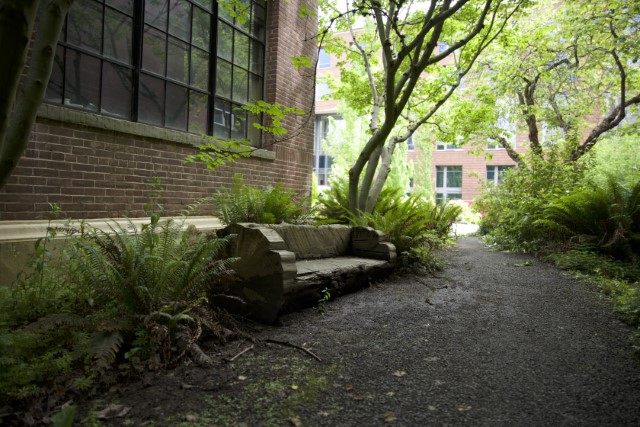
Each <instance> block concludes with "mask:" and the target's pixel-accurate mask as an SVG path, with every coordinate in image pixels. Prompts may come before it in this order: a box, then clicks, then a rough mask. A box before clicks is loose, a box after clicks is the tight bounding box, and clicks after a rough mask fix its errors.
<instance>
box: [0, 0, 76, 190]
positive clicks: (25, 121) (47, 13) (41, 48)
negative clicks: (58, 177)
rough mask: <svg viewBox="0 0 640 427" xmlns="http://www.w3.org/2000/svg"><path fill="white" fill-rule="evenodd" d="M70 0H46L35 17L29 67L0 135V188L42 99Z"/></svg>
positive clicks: (14, 165)
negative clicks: (0, 149)
mask: <svg viewBox="0 0 640 427" xmlns="http://www.w3.org/2000/svg"><path fill="white" fill-rule="evenodd" d="M72 3H73V0H47V1H46V3H45V5H44V6H43V10H42V13H41V15H40V17H39V23H38V29H37V31H36V34H35V39H34V43H33V47H32V52H31V61H30V64H29V71H28V72H27V76H26V79H25V80H24V84H23V85H22V87H21V90H20V95H19V96H18V98H17V101H16V105H15V108H14V110H13V114H12V115H11V123H10V125H9V127H8V129H7V132H6V134H5V135H2V136H3V138H2V146H3V149H2V156H1V157H0V188H2V187H4V185H5V184H6V183H7V180H8V179H9V176H10V175H11V173H12V172H13V169H14V168H15V167H16V165H17V164H18V160H19V159H20V157H21V156H22V154H23V153H24V150H25V148H26V146H27V143H28V141H29V136H30V135H31V128H32V127H33V124H34V123H35V120H36V115H37V113H38V107H39V106H40V104H41V103H42V99H43V98H44V94H45V91H46V89H47V84H48V83H49V78H50V77H51V70H52V68H53V62H54V58H55V54H56V46H57V44H58V38H59V37H60V31H61V30H62V26H63V24H64V19H65V17H66V16H67V12H68V11H69V8H70V7H71V4H72Z"/></svg>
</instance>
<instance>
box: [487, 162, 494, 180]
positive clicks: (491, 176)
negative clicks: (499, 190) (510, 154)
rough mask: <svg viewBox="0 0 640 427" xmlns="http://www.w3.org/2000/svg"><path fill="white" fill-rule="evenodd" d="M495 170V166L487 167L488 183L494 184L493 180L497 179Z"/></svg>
mask: <svg viewBox="0 0 640 427" xmlns="http://www.w3.org/2000/svg"><path fill="white" fill-rule="evenodd" d="M494 173H495V170H494V169H493V166H487V181H490V182H493V180H494V179H495V175H494Z"/></svg>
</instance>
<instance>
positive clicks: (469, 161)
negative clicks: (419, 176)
mask: <svg viewBox="0 0 640 427" xmlns="http://www.w3.org/2000/svg"><path fill="white" fill-rule="evenodd" d="M526 140H527V138H526V135H517V141H516V151H518V152H519V153H524V152H525V151H526V148H527V145H526V144H527V143H526ZM474 148H475V149H476V150H477V147H469V146H465V147H464V148H463V149H462V150H436V149H434V150H433V151H432V152H431V156H432V157H431V182H432V183H433V190H434V193H435V190H436V167H437V166H462V200H464V201H466V202H469V203H471V202H473V199H474V198H475V197H477V196H479V195H480V193H481V191H482V188H483V185H484V184H485V183H486V182H487V166H514V165H515V162H514V161H513V160H511V158H510V157H509V156H508V155H507V153H506V151H505V150H486V151H485V152H486V153H489V154H491V157H490V158H489V157H485V155H484V154H480V155H476V154H473V153H470V151H472V150H473V149H474Z"/></svg>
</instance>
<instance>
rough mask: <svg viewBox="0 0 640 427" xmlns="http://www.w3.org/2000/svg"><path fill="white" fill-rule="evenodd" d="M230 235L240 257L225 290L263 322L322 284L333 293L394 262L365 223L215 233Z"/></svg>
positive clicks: (311, 299)
mask: <svg viewBox="0 0 640 427" xmlns="http://www.w3.org/2000/svg"><path fill="white" fill-rule="evenodd" d="M229 234H233V235H235V237H234V239H233V241H232V244H231V245H230V255H231V256H235V257H240V260H239V261H238V262H237V263H236V264H235V265H234V269H235V270H236V271H237V278H238V280H237V281H235V282H233V283H229V284H228V286H227V288H226V289H225V291H226V292H227V293H228V294H229V295H233V296H237V297H239V298H241V299H242V300H244V301H245V303H246V304H245V305H244V309H243V310H242V312H241V314H243V315H245V316H250V317H253V318H255V319H257V320H259V321H262V322H266V323H273V322H275V321H276V320H277V318H278V316H279V315H280V314H281V313H284V312H288V311H292V310H296V309H300V308H302V307H305V306H309V305H312V304H314V303H316V302H317V301H318V299H320V298H321V296H322V291H323V289H325V288H326V289H329V290H330V292H331V293H332V295H334V296H336V295H340V294H342V293H346V292H351V291H353V290H355V289H359V288H361V287H363V286H366V285H368V284H369V283H370V282H371V281H372V280H375V279H379V278H380V277H383V276H384V275H386V274H388V273H390V272H391V271H392V269H393V265H394V263H395V260H396V252H395V247H394V246H393V245H392V244H391V243H388V242H384V241H383V239H384V234H383V233H381V232H379V231H377V230H374V229H372V228H368V227H347V226H344V225H325V226H320V227H314V226H310V225H292V224H278V225H264V224H253V223H242V224H232V225H230V226H228V227H226V228H224V229H222V230H219V231H218V235H219V236H227V235H229ZM229 309H230V310H233V307H229ZM234 311H235V310H234Z"/></svg>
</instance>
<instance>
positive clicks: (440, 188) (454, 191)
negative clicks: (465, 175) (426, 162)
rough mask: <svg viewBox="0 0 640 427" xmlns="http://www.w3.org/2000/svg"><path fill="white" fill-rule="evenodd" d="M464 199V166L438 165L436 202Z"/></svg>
mask: <svg viewBox="0 0 640 427" xmlns="http://www.w3.org/2000/svg"><path fill="white" fill-rule="evenodd" d="M452 199H462V166H436V202H438V203H444V202H446V201H447V200H452Z"/></svg>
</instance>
